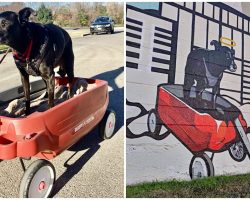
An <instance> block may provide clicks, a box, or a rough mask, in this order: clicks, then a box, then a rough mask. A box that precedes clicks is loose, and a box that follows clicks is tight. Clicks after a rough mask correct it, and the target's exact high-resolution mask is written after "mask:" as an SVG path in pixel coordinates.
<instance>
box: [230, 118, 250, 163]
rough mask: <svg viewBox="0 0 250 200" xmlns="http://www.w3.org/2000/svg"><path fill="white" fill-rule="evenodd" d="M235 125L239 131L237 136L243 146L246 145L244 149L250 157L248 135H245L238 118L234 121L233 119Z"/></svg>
mask: <svg viewBox="0 0 250 200" xmlns="http://www.w3.org/2000/svg"><path fill="white" fill-rule="evenodd" d="M234 123H235V125H236V128H237V129H238V132H239V136H240V138H241V139H242V141H243V143H244V145H245V147H246V150H247V155H248V156H249V158H250V142H249V140H248V137H247V134H246V133H245V131H244V129H243V127H242V125H241V123H240V120H239V119H238V118H237V119H236V120H235V121H234Z"/></svg>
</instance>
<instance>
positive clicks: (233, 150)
mask: <svg viewBox="0 0 250 200" xmlns="http://www.w3.org/2000/svg"><path fill="white" fill-rule="evenodd" d="M228 151H229V155H230V156H231V158H232V159H234V160H235V161H237V162H241V161H243V160H244V159H245V158H246V155H247V154H246V150H245V147H244V145H243V143H242V141H238V142H235V143H233V144H232V145H231V146H230V147H229V149H228Z"/></svg>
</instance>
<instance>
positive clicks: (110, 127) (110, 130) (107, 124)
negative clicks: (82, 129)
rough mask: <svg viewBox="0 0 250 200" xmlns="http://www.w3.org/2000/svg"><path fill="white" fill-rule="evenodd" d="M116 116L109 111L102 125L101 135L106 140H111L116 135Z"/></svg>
mask: <svg viewBox="0 0 250 200" xmlns="http://www.w3.org/2000/svg"><path fill="white" fill-rule="evenodd" d="M115 125H116V114H115V112H114V111H113V110H107V111H106V113H105V115H104V117H103V118H102V121H101V123H100V129H99V134H100V137H101V138H102V139H104V140H106V139H110V138H112V137H113V136H114V134H115Z"/></svg>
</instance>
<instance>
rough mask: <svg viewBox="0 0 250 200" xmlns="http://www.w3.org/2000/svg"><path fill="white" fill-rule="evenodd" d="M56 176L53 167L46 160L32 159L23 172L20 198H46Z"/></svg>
mask: <svg viewBox="0 0 250 200" xmlns="http://www.w3.org/2000/svg"><path fill="white" fill-rule="evenodd" d="M55 178H56V172H55V168H54V166H53V165H52V163H51V162H49V161H47V160H36V161H34V162H33V163H32V164H31V165H30V166H29V167H28V168H27V170H26V171H25V172H24V175H23V177H22V180H21V184H20V190H19V197H20V198H47V197H49V196H50V194H51V191H52V189H53V186H54V182H55Z"/></svg>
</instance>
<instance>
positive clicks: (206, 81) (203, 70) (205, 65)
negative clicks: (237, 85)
mask: <svg viewBox="0 0 250 200" xmlns="http://www.w3.org/2000/svg"><path fill="white" fill-rule="evenodd" d="M210 45H214V47H215V50H208V49H196V50H194V51H191V52H190V53H189V55H188V58H187V63H186V68H185V79H184V98H185V99H188V98H189V95H190V89H191V87H192V86H193V84H194V83H195V82H194V80H196V83H197V85H196V93H197V98H198V99H199V100H201V98H202V92H203V91H204V90H205V89H206V88H212V93H213V95H214V97H213V99H212V103H213V107H214V108H215V104H216V97H217V94H219V89H220V82H221V79H222V76H223V72H224V71H225V70H226V69H228V70H229V71H231V72H235V71H236V69H237V66H236V64H235V62H234V54H235V51H234V50H233V49H230V48H228V47H225V46H221V44H220V43H219V42H218V41H216V40H213V41H211V43H210Z"/></svg>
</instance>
